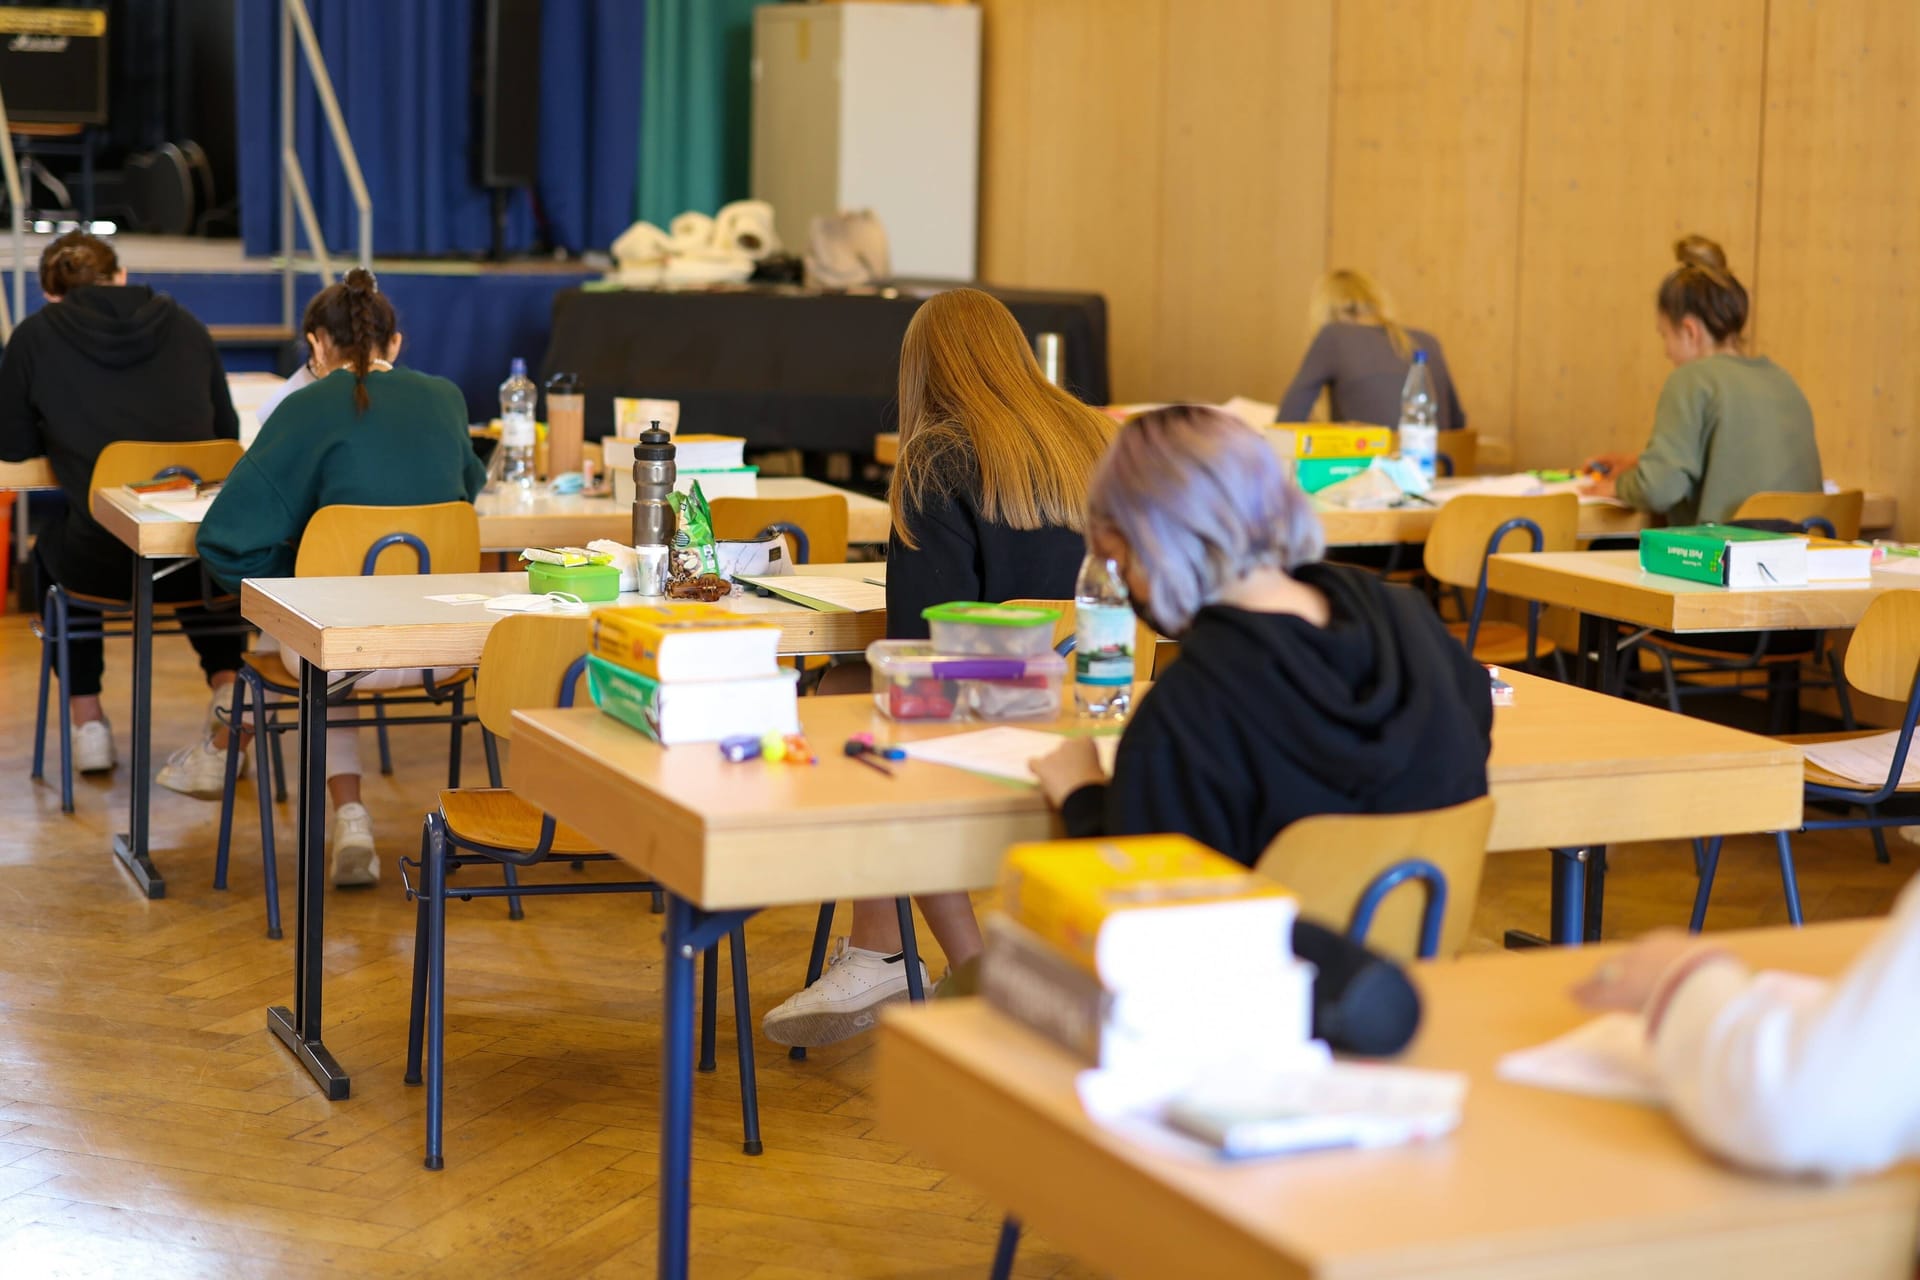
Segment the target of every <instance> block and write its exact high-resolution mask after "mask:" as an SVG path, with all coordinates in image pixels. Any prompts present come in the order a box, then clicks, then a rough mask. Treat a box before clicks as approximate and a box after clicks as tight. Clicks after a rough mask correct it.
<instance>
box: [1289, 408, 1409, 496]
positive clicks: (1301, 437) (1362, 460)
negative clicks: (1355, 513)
mask: <svg viewBox="0 0 1920 1280" xmlns="http://www.w3.org/2000/svg"><path fill="white" fill-rule="evenodd" d="M1267 440H1268V441H1269V442H1270V443H1271V444H1272V445H1273V450H1274V452H1275V453H1277V454H1279V455H1280V461H1281V463H1282V464H1283V465H1285V466H1286V468H1287V470H1288V473H1289V474H1290V475H1292V476H1293V482H1294V483H1295V484H1297V485H1299V486H1300V487H1301V488H1302V489H1304V490H1306V491H1307V492H1308V493H1318V492H1320V490H1322V489H1324V488H1326V487H1327V486H1328V485H1330V484H1334V483H1336V482H1337V481H1341V480H1345V479H1346V478H1347V477H1348V476H1352V475H1358V474H1359V473H1360V472H1362V471H1365V470H1366V469H1367V468H1368V467H1370V466H1372V465H1373V460H1374V459H1375V458H1381V457H1385V456H1386V455H1387V454H1390V453H1392V452H1393V430H1392V428H1390V427H1376V426H1371V425H1368V424H1365V423H1336V424H1334V425H1331V426H1325V425H1321V424H1319V423H1306V422H1294V423H1283V424H1281V425H1280V426H1277V427H1269V428H1268V429H1267Z"/></svg>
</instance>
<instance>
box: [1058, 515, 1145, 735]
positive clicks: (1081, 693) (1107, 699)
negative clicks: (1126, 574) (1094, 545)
mask: <svg viewBox="0 0 1920 1280" xmlns="http://www.w3.org/2000/svg"><path fill="white" fill-rule="evenodd" d="M1073 614H1074V619H1073V625H1074V643H1073V705H1074V707H1075V708H1076V709H1077V710H1078V711H1079V713H1080V714H1081V715H1083V716H1092V717H1094V718H1096V719H1102V720H1124V719H1126V718H1127V712H1128V710H1130V709H1131V708H1132V706H1133V607H1132V606H1131V605H1129V604H1128V603H1127V582H1126V579H1125V578H1123V577H1121V576H1120V566H1119V565H1117V564H1115V563H1114V562H1113V561H1111V560H1108V559H1105V558H1104V557H1101V556H1097V555H1093V554H1091V553H1089V554H1088V556H1087V558H1086V559H1085V560H1083V561H1081V563H1080V579H1079V581H1077V582H1076V583H1074V586H1073Z"/></svg>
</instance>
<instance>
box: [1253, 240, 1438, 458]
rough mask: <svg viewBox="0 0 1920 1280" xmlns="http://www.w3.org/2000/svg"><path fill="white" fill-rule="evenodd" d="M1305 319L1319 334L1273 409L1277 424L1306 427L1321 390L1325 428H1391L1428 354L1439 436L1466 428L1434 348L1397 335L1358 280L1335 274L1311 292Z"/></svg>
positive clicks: (1388, 313)
mask: <svg viewBox="0 0 1920 1280" xmlns="http://www.w3.org/2000/svg"><path fill="white" fill-rule="evenodd" d="M1309 316H1310V321H1311V323H1312V324H1314V325H1315V326H1317V327H1318V332H1317V333H1315V334H1314V337H1313V344H1312V345H1311V346H1309V347H1308V348H1307V354H1306V356H1305V358H1304V359H1302V360H1301V362H1300V371H1299V372H1298V373H1296V374H1294V375H1293V382H1292V384H1291V385H1290V386H1288V388H1287V393H1286V395H1285V396H1284V397H1282V399H1281V401H1280V413H1279V416H1278V418H1277V421H1280V422H1305V421H1307V419H1308V417H1309V416H1310V415H1311V414H1312V412H1313V407H1314V404H1315V402H1317V401H1318V400H1319V398H1320V393H1321V391H1322V390H1325V391H1326V392H1327V396H1328V408H1329V412H1328V415H1327V416H1328V418H1329V420H1330V421H1333V422H1372V423H1377V424H1378V425H1380V426H1383V427H1391V426H1394V425H1396V424H1398V423H1399V421H1400V391H1401V388H1402V387H1404V386H1405V385H1406V381H1407V368H1408V366H1410V365H1411V364H1412V363H1413V353H1414V352H1415V351H1416V350H1418V351H1424V352H1426V353H1427V368H1428V370H1429V372H1430V373H1431V375H1432V378H1433V393H1434V400H1435V402H1436V403H1437V405H1438V406H1439V410H1440V423H1439V425H1440V429H1441V430H1442V431H1451V430H1455V429H1457V428H1460V427H1464V426H1466V425H1467V415H1466V412H1465V411H1464V410H1463V409H1461V407H1460V397H1459V395H1458V394H1456V393H1455V391H1454V388H1453V375H1452V374H1451V373H1449V372H1448V370H1447V357H1446V355H1445V354H1444V353H1443V352H1442V351H1441V350H1440V340H1439V339H1438V338H1435V337H1434V336H1433V335H1432V334H1430V333H1426V332H1424V331H1422V330H1419V329H1408V328H1404V327H1402V326H1401V325H1400V323H1399V322H1398V321H1396V320H1395V319H1394V318H1393V309H1392V307H1391V305H1390V304H1389V303H1388V301H1387V298H1386V295H1385V294H1384V293H1383V292H1382V291H1381V289H1380V288H1379V286H1377V285H1375V284H1374V283H1373V281H1372V280H1370V279H1368V278H1367V277H1366V276H1365V275H1363V274H1362V273H1360V272H1358V271H1334V272H1331V273H1329V274H1328V275H1326V276H1324V277H1322V278H1321V280H1320V282H1319V283H1318V284H1317V285H1315V286H1314V291H1313V301H1312V304H1311V305H1310V307H1309Z"/></svg>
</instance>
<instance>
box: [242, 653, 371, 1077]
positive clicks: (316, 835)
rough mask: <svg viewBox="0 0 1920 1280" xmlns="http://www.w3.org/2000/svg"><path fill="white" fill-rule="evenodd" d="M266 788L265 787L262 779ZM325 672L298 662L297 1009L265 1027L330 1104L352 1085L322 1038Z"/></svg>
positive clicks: (270, 1016) (275, 1015)
mask: <svg viewBox="0 0 1920 1280" xmlns="http://www.w3.org/2000/svg"><path fill="white" fill-rule="evenodd" d="M262 785H265V783H264V780H263V781H262ZM326 795H327V673H326V672H324V671H321V670H318V669H317V668H315V667H314V665H313V664H312V663H310V662H302V663H301V664H300V806H299V807H300V827H299V850H300V854H299V859H300V861H299V870H298V871H297V872H296V874H295V876H294V880H295V882H296V883H297V885H298V889H299V893H298V897H299V907H298V921H297V923H296V924H295V926H294V930H295V938H294V944H293V1009H292V1010H291V1011H289V1010H288V1009H287V1008H286V1006H284V1005H275V1006H273V1007H272V1008H270V1009H268V1010H267V1029H268V1030H270V1031H272V1032H273V1034H274V1035H276V1036H278V1037H280V1042H281V1043H282V1044H284V1045H286V1046H287V1048H289V1049H291V1050H293V1055H294V1057H296V1058H298V1059H300V1062H301V1065H303V1066H304V1067H306V1069H307V1073H308V1074H309V1075H311V1076H312V1077H313V1078H314V1080H315V1081H316V1082H318V1083H319V1085H320V1088H321V1090H322V1091H323V1092H324V1093H325V1094H326V1095H327V1101H329V1102H338V1101H340V1100H341V1099H342V1098H345V1097H346V1096H347V1095H348V1094H349V1093H350V1092H351V1091H352V1088H353V1081H352V1079H351V1078H350V1077H349V1076H348V1075H347V1073H346V1072H345V1071H343V1070H341V1068H340V1064H339V1063H337V1062H335V1061H334V1060H333V1055H332V1054H331V1053H329V1052H327V1046H326V1045H325V1043H323V1041H322V1039H321V1027H322V1022H321V1016H320V995H321V985H322V982H323V980H324V977H325V974H324V971H323V966H324V960H325V954H324V953H325V950H326V938H327V933H326V919H325V913H326V888H327V885H326V860H325V858H324V856H323V854H324V853H325V850H326V840H327V835H326V821H327V800H326Z"/></svg>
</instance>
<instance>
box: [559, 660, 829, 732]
mask: <svg viewBox="0 0 1920 1280" xmlns="http://www.w3.org/2000/svg"><path fill="white" fill-rule="evenodd" d="M587 690H588V692H589V693H591V694H592V696H593V701H594V703H595V704H596V705H597V706H598V707H599V708H600V709H601V710H602V711H604V712H606V713H607V714H608V715H610V716H612V717H613V718H614V719H616V720H619V721H621V722H622V723H624V724H627V725H631V726H632V727H633V728H635V729H638V730H639V731H640V732H642V733H644V734H646V735H647V736H648V737H649V738H652V739H653V740H654V741H655V742H658V743H661V744H662V745H664V746H672V745H674V744H675V743H681V742H718V741H720V739H722V738H737V737H747V736H752V737H755V738H758V737H763V736H765V735H766V734H769V733H779V734H788V733H798V732H799V731H800V721H799V717H798V710H797V707H796V705H795V703H794V673H793V672H792V671H781V672H779V673H778V674H775V675H770V676H752V677H749V678H747V679H744V680H670V681H667V682H666V683H664V684H663V683H662V682H660V681H658V680H652V679H649V678H647V677H646V676H643V675H641V674H640V673H639V672H638V671H633V670H630V669H628V668H626V667H622V666H618V665H616V664H614V663H611V662H608V661H607V660H606V659H605V658H602V657H601V656H600V655H599V654H597V653H590V654H588V655H587Z"/></svg>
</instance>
